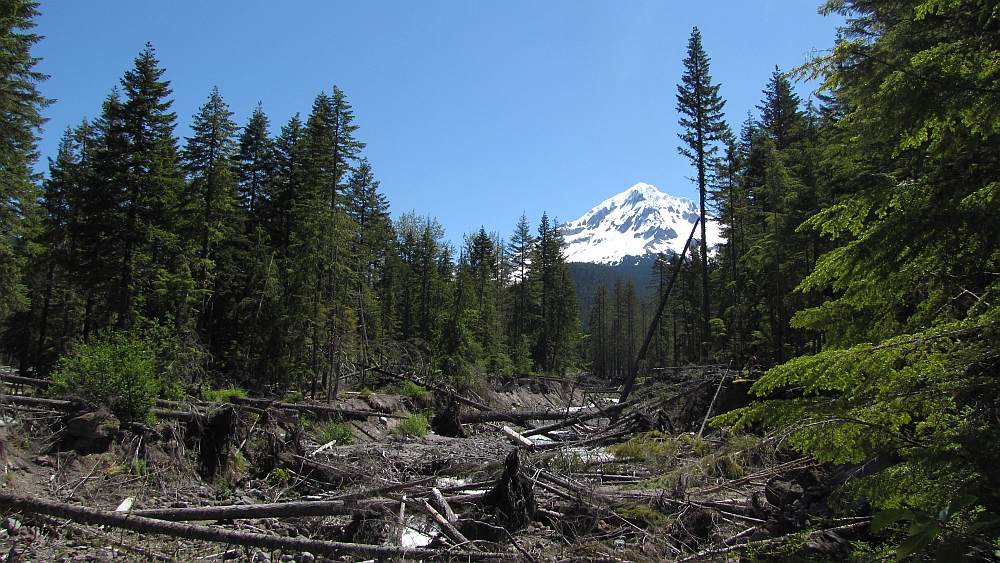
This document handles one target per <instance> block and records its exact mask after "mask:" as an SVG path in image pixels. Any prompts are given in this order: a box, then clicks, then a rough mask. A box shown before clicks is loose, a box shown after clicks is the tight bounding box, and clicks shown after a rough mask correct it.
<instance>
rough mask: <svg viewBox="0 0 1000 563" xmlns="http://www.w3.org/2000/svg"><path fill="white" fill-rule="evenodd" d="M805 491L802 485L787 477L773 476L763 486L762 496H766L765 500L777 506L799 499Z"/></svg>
mask: <svg viewBox="0 0 1000 563" xmlns="http://www.w3.org/2000/svg"><path fill="white" fill-rule="evenodd" d="M805 492H806V491H805V489H804V488H802V485H800V484H799V483H798V482H796V481H795V480H792V479H788V478H787V477H774V478H772V479H771V480H770V481H768V482H767V485H766V486H765V487H764V496H765V498H767V502H769V503H771V504H772V505H774V506H777V507H778V508H781V507H784V506H786V505H789V504H792V503H794V502H795V501H797V500H799V499H801V498H802V495H804V494H805Z"/></svg>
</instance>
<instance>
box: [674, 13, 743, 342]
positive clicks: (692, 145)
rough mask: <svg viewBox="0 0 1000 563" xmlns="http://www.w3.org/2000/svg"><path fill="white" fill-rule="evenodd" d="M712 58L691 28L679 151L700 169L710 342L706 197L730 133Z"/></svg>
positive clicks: (680, 98) (681, 88) (680, 88)
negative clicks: (714, 79)
mask: <svg viewBox="0 0 1000 563" xmlns="http://www.w3.org/2000/svg"><path fill="white" fill-rule="evenodd" d="M709 61H710V60H709V58H708V55H706V54H705V50H704V48H703V47H702V45H701V32H699V31H698V28H697V27H696V28H694V29H692V30H691V38H690V39H689V40H688V48H687V57H686V58H685V59H684V61H683V62H684V75H683V76H682V77H681V83H680V84H678V85H677V111H678V112H680V114H681V119H680V122H679V123H680V125H681V127H683V128H684V132H683V133H681V134H679V135H678V136H679V137H680V138H681V140H682V141H683V142H684V144H683V145H682V146H681V147H679V148H678V151H679V152H680V153H681V154H682V155H684V156H686V157H688V158H689V159H690V160H691V163H692V164H694V166H695V169H696V170H697V182H698V194H699V211H700V214H701V255H702V257H705V260H704V261H703V264H702V267H703V269H702V286H701V287H702V290H701V291H702V305H701V310H702V311H701V312H702V322H703V324H702V335H703V336H702V340H703V342H706V343H707V342H708V341H709V335H708V327H709V320H710V319H711V315H712V313H711V308H710V306H711V304H710V301H709V288H708V258H707V257H708V241H707V239H706V235H705V221H706V219H707V216H706V197H707V193H708V177H709V174H710V171H711V169H712V157H713V155H714V154H715V153H716V151H718V146H716V145H715V144H714V143H716V142H718V141H724V140H725V139H726V138H727V137H728V136H729V135H730V132H729V126H728V125H726V122H725V121H724V114H723V112H722V109H723V107H725V105H726V102H725V100H723V99H722V97H721V96H719V87H720V85H719V84H712V77H711V76H710V75H709Z"/></svg>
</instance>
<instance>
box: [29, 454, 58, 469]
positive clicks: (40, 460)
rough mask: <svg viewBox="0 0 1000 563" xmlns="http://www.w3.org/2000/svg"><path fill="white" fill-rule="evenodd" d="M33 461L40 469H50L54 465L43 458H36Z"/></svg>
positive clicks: (49, 460)
mask: <svg viewBox="0 0 1000 563" xmlns="http://www.w3.org/2000/svg"><path fill="white" fill-rule="evenodd" d="M33 461H34V462H35V465H40V466H42V467H52V466H53V465H54V464H53V463H52V460H51V459H49V458H47V457H44V456H38V457H36V458H35V459H34V460H33Z"/></svg>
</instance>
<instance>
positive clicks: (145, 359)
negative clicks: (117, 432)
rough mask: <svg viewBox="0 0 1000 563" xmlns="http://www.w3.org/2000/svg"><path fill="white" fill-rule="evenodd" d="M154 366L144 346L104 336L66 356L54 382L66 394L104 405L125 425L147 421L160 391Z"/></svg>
mask: <svg viewBox="0 0 1000 563" xmlns="http://www.w3.org/2000/svg"><path fill="white" fill-rule="evenodd" d="M154 362H155V360H154V358H153V356H152V355H151V354H150V353H149V351H148V350H147V349H146V346H145V344H143V343H142V342H140V341H138V340H136V339H134V338H132V337H131V336H129V335H126V334H121V333H104V334H102V335H100V336H98V337H97V338H95V339H94V340H92V341H91V342H90V343H81V344H78V345H77V346H75V347H74V348H73V350H72V351H71V352H70V353H69V354H68V355H66V356H63V357H62V358H61V359H60V361H59V366H58V368H57V369H56V372H55V373H54V374H53V378H54V379H55V381H56V383H58V384H59V386H60V387H61V388H62V389H63V390H64V391H65V392H68V393H70V394H76V395H78V396H80V397H82V398H83V399H86V400H90V401H93V402H96V403H98V404H100V405H103V406H104V407H106V408H107V409H108V410H110V411H111V412H112V413H114V414H115V416H117V417H118V418H119V419H121V420H123V421H127V422H128V421H135V420H145V418H146V417H147V415H149V411H150V409H151V408H152V407H153V404H154V402H155V401H156V396H157V395H158V394H159V391H160V380H159V379H158V378H157V377H156V374H155V373H154V368H153V366H154Z"/></svg>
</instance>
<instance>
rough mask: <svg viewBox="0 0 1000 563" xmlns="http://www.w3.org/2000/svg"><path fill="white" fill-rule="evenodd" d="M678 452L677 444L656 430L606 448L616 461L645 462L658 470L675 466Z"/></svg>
mask: <svg viewBox="0 0 1000 563" xmlns="http://www.w3.org/2000/svg"><path fill="white" fill-rule="evenodd" d="M678 451H679V448H678V446H677V442H676V441H674V440H673V438H671V437H670V435H668V434H664V433H662V432H660V431H658V430H654V431H653V432H646V433H645V434H639V435H638V436H636V437H635V438H632V439H631V440H629V441H628V442H625V443H623V444H614V445H612V446H609V447H608V452H610V453H611V455H613V456H615V458H617V459H622V460H635V461H645V462H649V463H651V464H652V465H654V466H655V467H658V468H668V467H672V466H673V465H675V464H676V461H677V453H678Z"/></svg>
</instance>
